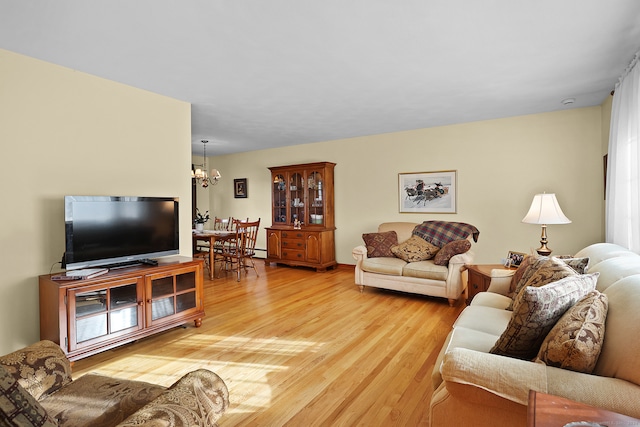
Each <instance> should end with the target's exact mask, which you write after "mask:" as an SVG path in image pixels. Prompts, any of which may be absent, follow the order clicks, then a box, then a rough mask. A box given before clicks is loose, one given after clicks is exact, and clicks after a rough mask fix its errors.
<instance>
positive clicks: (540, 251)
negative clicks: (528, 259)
mask: <svg viewBox="0 0 640 427" xmlns="http://www.w3.org/2000/svg"><path fill="white" fill-rule="evenodd" d="M536 252H538V255H540V256H549V255H551V252H553V251H552V250H551V249H549V248H548V247H547V245H542V246H540V247H539V248H538V249H536Z"/></svg>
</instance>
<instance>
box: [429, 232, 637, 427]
mask: <svg viewBox="0 0 640 427" xmlns="http://www.w3.org/2000/svg"><path fill="white" fill-rule="evenodd" d="M575 256H576V257H589V259H590V261H589V267H588V271H587V272H588V273H595V272H599V277H598V279H597V284H596V289H597V290H598V291H600V292H602V293H604V294H606V295H607V298H608V312H607V314H606V321H605V331H604V335H603V336H604V342H603V344H602V351H601V353H600V355H599V358H598V359H597V363H596V365H595V369H594V371H593V373H592V374H586V373H580V372H575V371H572V370H567V369H561V368H557V367H552V366H547V365H545V364H544V363H541V362H540V361H538V362H537V363H536V362H532V361H528V360H520V359H515V358H510V357H505V356H499V355H496V354H491V353H490V352H489V351H490V350H491V348H492V347H493V345H494V344H495V343H496V341H497V340H498V338H499V337H500V335H501V334H502V332H503V331H504V330H505V328H506V326H507V324H508V323H509V320H510V318H511V312H510V311H507V310H505V308H506V307H507V306H508V305H509V302H510V300H511V299H510V298H508V297H506V296H504V295H506V294H507V292H508V288H509V283H510V281H511V278H510V277H508V276H507V277H505V274H504V270H494V274H493V276H494V277H493V278H492V281H491V286H490V288H489V292H482V293H480V294H478V295H476V297H475V298H474V299H473V301H472V303H471V305H470V306H468V307H466V308H465V309H464V310H463V312H462V313H461V314H460V316H459V317H458V319H457V321H456V322H455V324H454V326H453V329H452V331H451V333H450V334H449V336H448V337H447V340H446V342H445V345H444V346H443V348H442V350H441V352H440V356H439V357H438V360H437V362H436V365H435V367H434V371H433V375H432V380H433V386H434V393H433V396H432V399H431V404H430V425H431V426H438V427H440V426H456V427H460V426H474V427H475V426H495V425H500V426H525V425H526V411H527V406H526V405H527V397H528V393H529V390H535V391H539V392H544V393H548V394H553V395H558V396H562V397H564V398H568V399H571V400H574V401H578V402H582V403H586V404H588V405H591V406H595V407H600V408H604V409H607V410H610V411H614V412H618V413H621V414H625V415H628V416H631V417H635V418H640V338H639V332H640V256H639V255H637V254H635V253H632V252H630V251H628V250H626V249H624V248H622V247H620V246H617V245H613V244H607V243H598V244H594V245H591V246H588V247H586V248H584V249H582V250H581V251H579V252H578V253H577V254H576V255H575Z"/></svg>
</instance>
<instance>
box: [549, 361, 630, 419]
mask: <svg viewBox="0 0 640 427" xmlns="http://www.w3.org/2000/svg"><path fill="white" fill-rule="evenodd" d="M546 369H547V384H548V393H549V394H553V395H556V396H562V397H564V398H566V399H571V400H574V401H576V402H582V403H584V404H587V405H591V406H595V407H597V408H603V409H606V410H608V411H613V412H618V413H620V414H624V415H628V416H630V417H634V418H639V419H640V405H638V402H640V385H637V384H633V383H631V382H629V381H625V380H621V379H618V378H609V377H602V376H598V375H592V374H584V373H581V372H574V371H570V370H567V369H560V368H554V367H551V366H549V367H547V368H546ZM576 385H579V387H577V386H576Z"/></svg>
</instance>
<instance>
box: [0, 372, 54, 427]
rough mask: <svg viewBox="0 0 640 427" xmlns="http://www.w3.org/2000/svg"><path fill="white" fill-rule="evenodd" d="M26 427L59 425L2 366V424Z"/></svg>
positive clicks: (0, 419)
mask: <svg viewBox="0 0 640 427" xmlns="http://www.w3.org/2000/svg"><path fill="white" fill-rule="evenodd" d="M5 423H6V425H15V426H25V427H55V426H57V425H58V423H57V422H55V421H54V420H53V419H52V418H51V417H50V416H49V415H48V414H47V412H46V411H45V410H44V408H43V407H42V406H41V405H40V403H38V401H37V400H36V399H35V398H34V397H33V396H31V395H30V394H29V393H27V391H26V390H25V389H24V388H22V386H21V385H20V383H19V382H18V380H16V379H15V378H14V377H13V376H12V375H10V374H9V373H8V372H7V371H6V369H5V368H4V366H2V365H0V424H1V425H5Z"/></svg>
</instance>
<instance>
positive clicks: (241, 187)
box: [233, 178, 249, 199]
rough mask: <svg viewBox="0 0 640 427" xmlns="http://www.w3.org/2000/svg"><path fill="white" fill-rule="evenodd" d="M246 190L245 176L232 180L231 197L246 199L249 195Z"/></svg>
mask: <svg viewBox="0 0 640 427" xmlns="http://www.w3.org/2000/svg"><path fill="white" fill-rule="evenodd" d="M247 190H248V188H247V178H236V179H234V180H233V197H235V198H236V199H246V198H247V197H248V196H249V192H248V191H247Z"/></svg>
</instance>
